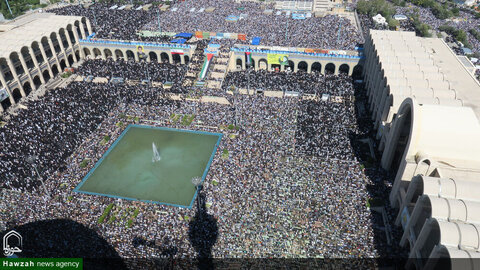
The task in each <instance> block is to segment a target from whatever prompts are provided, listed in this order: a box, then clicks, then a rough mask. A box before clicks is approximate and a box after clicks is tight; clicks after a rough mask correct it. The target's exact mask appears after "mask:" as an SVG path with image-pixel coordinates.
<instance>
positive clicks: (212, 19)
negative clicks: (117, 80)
mask: <svg viewBox="0 0 480 270" xmlns="http://www.w3.org/2000/svg"><path fill="white" fill-rule="evenodd" d="M110 6H111V5H108V4H101V3H96V4H94V5H91V6H90V7H88V8H84V7H83V6H82V5H72V6H68V7H62V8H58V9H52V10H50V12H54V13H56V14H59V15H75V16H86V17H87V18H89V20H90V22H91V23H92V26H93V27H94V29H95V32H96V38H101V39H120V40H145V41H158V42H166V41H168V38H165V37H141V36H139V35H138V34H137V32H138V31H140V30H152V31H158V30H159V24H160V28H161V31H167V32H175V33H180V32H191V33H194V32H195V31H204V32H206V31H208V32H220V33H240V34H246V36H247V41H246V42H248V40H250V39H252V38H253V37H256V36H258V37H261V38H262V41H261V44H264V45H275V46H298V47H312V48H325V49H348V50H353V49H354V47H355V46H357V45H358V44H359V43H361V42H363V39H362V38H361V35H360V33H359V32H358V30H357V29H356V26H355V25H354V24H352V22H351V21H350V20H349V19H346V18H342V17H340V16H336V15H327V16H324V17H314V16H312V17H311V18H307V19H305V20H297V19H292V18H291V16H289V17H286V15H285V14H282V15H275V13H274V14H270V15H268V14H264V13H263V11H264V9H269V8H270V9H271V8H273V6H272V5H267V6H266V7H265V8H264V7H263V6H262V4H260V3H257V2H241V3H237V2H236V1H233V0H228V1H212V0H200V1H180V2H178V3H175V4H174V5H173V6H172V7H171V8H170V9H169V10H167V11H164V12H160V13H158V14H157V9H156V8H151V9H150V10H147V11H145V10H135V8H136V7H137V6H134V7H133V8H132V9H130V10H126V9H124V10H116V9H113V10H111V9H109V7H110ZM208 7H214V8H215V10H214V11H213V12H206V11H203V12H201V13H200V12H198V11H199V10H201V8H208ZM191 9H195V11H194V12H190V10H191ZM230 15H234V16H237V17H240V16H241V15H242V19H239V20H238V21H235V22H227V21H226V18H227V17H228V16H230ZM243 17H245V18H243ZM238 42H240V43H241V42H242V41H240V40H239V41H238Z"/></svg>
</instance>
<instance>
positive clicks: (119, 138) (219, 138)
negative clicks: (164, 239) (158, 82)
mask: <svg viewBox="0 0 480 270" xmlns="http://www.w3.org/2000/svg"><path fill="white" fill-rule="evenodd" d="M132 127H136V128H145V129H160V130H169V131H177V132H187V133H196V134H204V135H214V136H218V139H217V143H216V144H215V147H214V148H213V151H212V154H211V155H210V160H209V161H208V163H207V166H206V167H205V170H204V172H203V175H202V184H203V182H204V181H205V178H206V177H207V173H208V171H209V169H210V166H211V164H212V162H213V158H214V157H215V154H216V153H217V148H218V146H219V145H220V141H221V140H222V137H223V133H214V132H208V131H197V130H188V129H178V128H168V127H154V126H148V125H137V124H129V125H128V126H127V127H126V128H125V129H124V130H123V131H122V133H121V134H120V136H119V137H118V138H117V139H116V140H115V142H114V143H113V144H112V145H111V146H110V147H109V148H108V150H107V151H106V152H105V153H104V154H103V155H102V157H101V158H100V159H99V160H98V161H97V163H95V166H94V167H93V168H92V169H90V171H89V172H88V173H87V175H85V176H84V177H83V178H82V181H81V182H80V183H79V184H78V185H77V186H76V187H75V188H74V189H73V191H74V192H77V193H84V194H88V195H97V196H105V197H110V198H116V199H125V200H130V201H138V202H145V203H154V204H163V205H168V206H175V207H181V208H187V209H191V208H192V207H193V203H194V202H195V199H196V197H197V195H198V194H197V193H198V190H195V194H194V195H193V198H192V201H191V202H190V205H188V206H187V205H178V204H172V203H166V202H158V201H151V200H138V199H135V198H129V197H123V196H116V195H111V194H104V193H97V192H90V191H83V190H80V188H81V187H82V186H83V184H84V183H85V182H86V181H87V180H88V178H89V177H90V175H91V174H92V173H93V172H94V171H95V170H96V169H97V167H98V166H100V164H102V161H103V160H104V159H105V158H106V157H107V156H108V155H109V154H110V151H111V150H112V149H114V148H115V146H116V145H117V143H118V142H119V141H120V140H121V139H122V138H123V136H125V134H126V133H127V132H128V130H129V129H130V128H132Z"/></svg>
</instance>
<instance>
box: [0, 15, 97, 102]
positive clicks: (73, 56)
mask: <svg viewBox="0 0 480 270" xmlns="http://www.w3.org/2000/svg"><path fill="white" fill-rule="evenodd" d="M90 33H92V29H91V26H90V22H89V21H88V20H87V19H86V18H85V17H82V18H80V19H79V20H75V21H74V22H73V23H70V24H68V25H67V26H66V27H61V28H60V29H59V30H58V31H54V32H52V33H50V35H48V36H43V37H42V38H41V39H40V40H35V41H33V42H32V43H31V44H30V46H23V47H22V48H20V50H19V51H13V52H11V53H10V54H9V56H8V57H2V58H0V89H1V88H6V90H7V91H8V94H9V99H7V100H3V101H2V102H1V105H2V106H1V107H0V111H3V110H5V109H6V108H8V107H9V106H10V105H12V104H14V103H16V102H18V101H19V100H20V98H21V97H25V96H27V95H28V93H30V92H31V91H32V90H36V89H37V88H38V87H40V85H42V84H44V83H46V82H48V80H50V78H52V77H54V76H56V75H57V74H58V73H60V72H62V71H63V70H64V69H65V68H66V67H71V66H72V65H73V64H74V63H75V62H77V61H79V60H80V59H81V58H83V57H84V55H83V53H82V51H80V50H79V49H77V48H78V47H79V41H80V39H85V38H86V37H87V35H89V34H90ZM25 81H27V82H25ZM15 82H16V84H15ZM10 85H13V86H12V87H10ZM12 88H13V89H12ZM19 94H20V95H19Z"/></svg>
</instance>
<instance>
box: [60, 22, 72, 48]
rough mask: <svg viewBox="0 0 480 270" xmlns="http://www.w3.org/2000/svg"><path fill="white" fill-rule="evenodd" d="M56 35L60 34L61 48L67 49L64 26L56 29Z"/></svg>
mask: <svg viewBox="0 0 480 270" xmlns="http://www.w3.org/2000/svg"><path fill="white" fill-rule="evenodd" d="M58 35H59V36H60V41H61V42H62V45H63V48H64V49H67V48H69V46H68V41H67V34H66V33H65V28H63V27H62V28H60V30H58Z"/></svg>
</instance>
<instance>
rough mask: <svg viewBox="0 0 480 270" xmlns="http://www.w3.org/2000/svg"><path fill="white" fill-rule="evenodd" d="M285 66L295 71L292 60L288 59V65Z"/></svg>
mask: <svg viewBox="0 0 480 270" xmlns="http://www.w3.org/2000/svg"><path fill="white" fill-rule="evenodd" d="M286 68H290V71H292V72H294V71H295V63H294V62H293V61H292V60H288V65H287V66H286Z"/></svg>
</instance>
